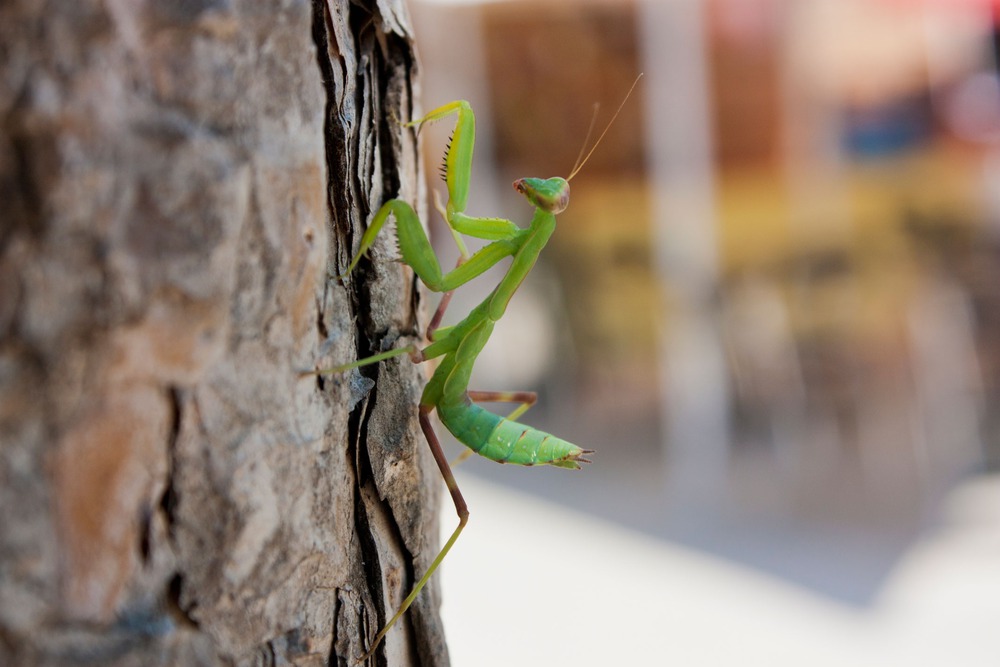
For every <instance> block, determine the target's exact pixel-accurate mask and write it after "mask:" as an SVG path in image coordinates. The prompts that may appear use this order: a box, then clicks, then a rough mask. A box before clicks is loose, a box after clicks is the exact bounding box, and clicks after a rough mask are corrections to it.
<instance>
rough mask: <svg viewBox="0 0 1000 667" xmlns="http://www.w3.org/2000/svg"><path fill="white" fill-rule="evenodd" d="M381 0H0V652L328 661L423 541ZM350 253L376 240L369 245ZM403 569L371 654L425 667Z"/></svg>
mask: <svg viewBox="0 0 1000 667" xmlns="http://www.w3.org/2000/svg"><path fill="white" fill-rule="evenodd" d="M408 26H409V18H408V16H407V15H406V12H405V9H404V8H403V7H402V5H401V2H400V1H399V0H380V1H378V2H370V3H349V2H348V1H347V0H329V1H323V0H316V1H315V2H312V3H309V2H302V1H299V2H285V3H277V2H274V3H262V2H258V1H254V0H229V1H227V2H218V1H209V0H205V1H203V2H169V3H164V2H153V1H152V0H147V1H146V2H120V1H118V0H113V1H109V2H98V1H97V0H81V1H79V2H74V3H51V4H48V3H37V2H29V1H27V0H20V1H17V0H14V1H12V2H7V3H4V4H3V5H2V6H0V44H3V52H4V57H3V59H0V68H2V74H3V76H2V77H0V128H2V129H0V204H2V205H0V526H2V528H0V664H3V665H15V666H19V665H39V664H42V665H102V666H103V665H269V664H297V665H298V664H301V665H348V664H352V663H353V660H354V659H355V657H356V656H358V655H360V654H361V653H362V652H363V650H364V648H365V646H366V642H367V638H368V637H370V636H372V635H373V634H374V633H375V632H376V631H377V630H378V628H379V626H380V625H381V623H382V622H383V621H384V619H385V618H386V617H387V615H388V614H390V613H391V612H392V611H393V610H394V609H395V607H396V606H397V605H398V604H399V601H400V600H401V599H402V597H403V595H404V594H405V593H406V592H407V590H408V589H409V586H410V585H411V584H412V582H413V581H414V574H415V573H416V572H420V571H423V569H424V568H426V566H427V565H428V563H429V560H430V558H431V557H432V556H433V554H434V552H435V548H434V546H435V545H436V544H437V522H436V511H437V495H438V494H437V489H438V486H439V482H438V478H437V476H436V475H435V473H434V470H433V464H432V463H431V462H430V461H429V455H428V453H427V452H426V448H425V447H424V446H423V443H422V442H421V441H420V440H419V436H418V435H417V434H418V432H419V429H418V428H417V419H416V412H415V410H414V409H413V406H414V404H415V402H416V399H417V396H418V395H419V391H420V386H421V378H420V376H419V373H418V370H417V369H416V368H414V367H413V366H412V365H407V364H392V363H389V364H385V365H383V366H382V367H379V368H372V369H369V370H368V371H366V374H367V375H368V377H362V376H361V375H360V374H355V375H354V376H353V377H349V378H339V377H333V378H331V377H327V378H323V379H320V380H317V379H315V378H312V377H308V376H302V375H301V374H300V372H299V371H300V370H302V369H309V368H313V367H315V366H316V365H317V364H318V363H323V361H324V359H326V360H331V359H335V360H336V361H337V362H338V363H342V362H343V361H344V360H347V359H350V358H352V357H353V356H354V355H357V354H369V353H371V352H372V351H376V350H381V349H385V348H386V347H388V346H391V345H393V344H394V343H395V341H396V340H397V339H398V338H400V337H405V336H411V335H413V333H414V332H415V331H416V330H417V305H416V304H417V302H418V299H417V296H416V292H415V287H414V282H413V280H412V276H411V275H410V273H409V270H408V269H406V267H403V266H401V265H399V264H397V263H391V262H383V261H378V262H375V263H368V264H366V265H364V266H363V267H362V269H361V271H360V272H357V273H356V274H355V275H354V276H353V277H352V279H351V282H350V283H349V284H347V285H342V284H340V283H339V282H337V281H336V280H334V279H332V278H331V276H333V275H336V274H337V273H338V272H339V271H338V269H342V267H343V266H346V260H347V258H348V257H349V255H350V252H351V249H352V245H353V244H354V242H355V240H356V239H357V238H359V237H360V234H361V232H362V230H363V227H364V224H365V221H366V220H367V217H368V215H369V213H370V211H371V210H372V209H373V207H376V206H378V205H380V204H381V203H382V202H383V201H384V200H385V199H387V198H389V197H393V196H400V197H403V198H405V199H407V200H409V201H413V202H415V203H417V204H418V205H422V204H423V199H424V196H423V192H422V190H421V188H420V186H419V183H420V180H419V179H418V173H417V171H416V170H417V160H416V144H415V139H414V137H413V136H412V133H409V132H404V131H403V130H402V129H401V128H399V127H398V126H396V125H395V124H392V123H390V122H389V121H388V120H387V119H388V117H389V110H390V109H391V110H392V113H394V114H395V115H396V116H397V117H408V116H410V115H412V112H413V105H414V103H413V99H414V97H415V92H414V84H413V78H414V76H415V69H416V65H415V63H414V60H413V51H412V44H411V39H410V33H409V27H408ZM380 253H382V251H381V249H376V253H375V255H376V258H377V259H385V258H386V256H385V254H384V253H383V254H381V255H380ZM436 609H437V590H436V588H435V589H432V590H429V593H428V595H426V596H424V597H423V598H422V599H421V601H420V603H419V604H418V605H414V607H413V610H412V611H411V612H410V614H409V615H408V616H409V617H408V622H406V623H403V624H401V625H400V631H399V632H394V633H393V635H390V638H389V640H388V641H387V642H386V644H385V652H384V653H383V654H379V655H380V656H384V657H385V659H386V660H387V661H388V663H389V664H392V665H409V664H414V665H415V664H421V665H439V664H447V660H448V659H447V650H446V648H445V646H444V642H443V639H442V634H441V626H440V620H439V618H438V616H437V611H436Z"/></svg>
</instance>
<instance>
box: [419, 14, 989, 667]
mask: <svg viewBox="0 0 1000 667" xmlns="http://www.w3.org/2000/svg"><path fill="white" fill-rule="evenodd" d="M410 9H411V11H412V14H413V19H414V25H415V30H416V37H417V44H418V50H419V55H420V57H421V64H422V71H421V80H422V91H421V92H422V99H423V104H424V109H425V111H426V110H429V109H431V108H433V107H435V106H438V105H439V104H442V103H444V102H447V101H450V100H453V99H459V98H463V99H467V100H469V101H470V102H471V103H472V105H473V108H474V109H475V112H476V118H477V121H478V137H477V143H476V153H475V164H474V171H473V177H472V182H473V196H472V199H471V202H470V205H469V207H468V212H469V213H470V214H472V215H488V216H494V215H499V216H504V217H509V218H511V219H513V220H515V221H516V222H518V223H519V224H522V225H526V224H527V222H528V221H529V220H530V213H531V209H530V208H529V207H528V205H527V204H526V203H525V202H524V201H523V199H521V198H520V197H519V195H517V193H515V192H514V191H513V190H512V189H511V187H510V183H511V181H512V180H513V179H514V178H516V177H520V176H542V177H548V176H554V175H561V176H566V175H567V174H568V172H569V171H570V169H571V167H572V165H573V163H574V160H575V158H576V156H577V154H578V153H579V151H580V148H581V146H582V145H583V142H584V139H585V137H586V135H587V129H588V126H589V124H590V121H591V117H592V114H593V109H594V104H595V103H598V104H599V105H600V108H599V111H598V116H597V121H596V124H597V129H598V130H600V129H601V128H603V126H604V125H605V124H606V123H607V121H608V120H609V119H610V118H611V115H612V114H613V112H614V110H615V108H616V107H617V106H618V104H619V103H620V102H621V100H622V99H623V97H624V96H625V94H626V92H627V91H628V89H629V87H630V86H631V85H632V83H633V81H634V80H635V78H636V76H637V75H638V74H639V73H640V72H642V73H643V78H642V79H641V80H640V81H639V83H638V85H637V86H636V88H635V92H634V93H633V94H632V97H631V98H630V99H629V100H628V102H627V103H626V104H625V106H624V108H623V109H622V111H621V114H620V116H619V117H618V119H617V120H616V121H615V123H614V125H613V126H612V128H611V129H610V131H609V132H608V134H607V137H606V138H605V140H604V143H603V144H602V145H601V146H600V147H599V148H598V149H597V151H596V152H595V153H594V155H593V157H592V158H591V160H590V161H589V162H588V164H587V165H586V167H585V168H584V169H583V171H582V172H581V173H580V174H579V175H578V176H577V177H576V178H575V179H574V180H573V183H572V199H571V202H570V206H569V208H568V209H567V211H566V212H565V213H563V214H562V215H561V216H560V217H559V226H558V228H557V230H556V233H555V235H554V236H553V239H552V241H551V242H550V245H549V247H548V248H546V251H545V253H544V254H543V256H542V258H541V260H540V262H539V264H538V266H537V267H536V269H535V271H534V273H533V274H532V275H531V277H530V278H529V280H528V281H527V282H526V283H525V284H524V286H523V287H522V289H521V291H520V292H519V293H518V295H517V296H516V297H515V299H514V301H513V303H512V304H511V308H510V310H509V311H508V314H507V316H506V318H505V319H504V320H503V321H502V322H501V323H500V325H498V327H497V329H496V333H495V335H494V339H493V341H491V343H490V346H489V347H488V348H487V352H486V353H485V354H484V356H483V358H482V360H481V363H480V365H479V368H478V369H477V374H476V376H475V380H474V385H475V386H474V388H479V389H518V390H523V389H530V390H535V391H537V392H538V393H539V397H540V398H539V402H538V404H537V406H536V407H534V408H532V409H531V410H530V411H529V412H528V413H527V414H526V415H525V417H524V418H523V421H525V422H526V423H529V424H531V425H534V426H537V427H539V428H542V429H543V430H546V431H550V432H553V433H556V434H558V435H559V436H560V437H563V438H565V439H568V440H571V441H573V442H576V443H577V444H579V445H581V446H584V447H588V448H593V449H596V450H597V454H596V455H595V456H594V464H593V465H591V466H589V467H588V469H587V470H586V471H584V472H581V473H576V474H573V473H567V472H565V471H559V470H545V469H534V470H524V469H516V468H511V467H504V466H497V465H495V464H492V463H490V462H488V461H484V460H470V461H469V462H468V463H466V464H464V465H463V466H462V467H461V469H460V471H459V475H460V481H461V483H462V485H463V488H465V489H466V490H467V491H466V495H467V496H470V498H469V500H470V507H471V510H472V524H471V525H470V529H469V530H468V531H467V536H466V537H463V539H462V541H460V543H459V545H458V546H456V548H455V551H454V552H453V555H452V556H450V557H449V560H448V561H447V562H446V563H445V569H446V574H445V576H446V583H445V586H446V588H445V598H446V609H445V611H446V622H447V623H448V624H449V629H450V642H451V644H452V646H453V652H454V659H455V662H456V664H458V665H465V664H529V665H530V664H609V661H610V664H625V663H627V662H632V663H634V664H686V665H687V664H796V665H801V664H873V665H875V664H878V665H887V664H888V665H893V664H906V665H913V664H956V665H965V664H968V665H979V664H982V665H996V664H1000V483H998V477H997V472H998V466H1000V405H998V399H1000V79H998V55H1000V6H998V3H995V2H991V1H988V0H938V1H934V0H925V1H917V0H913V1H906V0H798V1H797V0H659V1H656V0H648V1H645V2H642V1H638V0H621V1H615V0H561V1H560V0H530V1H529V0H509V1H504V2H487V3H453V2H432V1H430V0H413V2H412V3H411V6H410ZM450 130H451V126H450V124H449V123H438V124H435V125H433V126H429V127H426V128H425V129H424V130H423V132H422V137H423V140H424V149H425V154H426V155H427V156H428V160H429V164H428V165H427V172H428V173H429V174H436V173H437V171H438V162H439V160H440V156H441V154H442V152H443V150H444V143H445V141H446V140H447V138H448V134H449V133H450ZM592 139H593V138H592ZM592 139H591V140H592ZM429 185H430V187H431V188H435V189H438V190H443V185H442V184H441V182H440V181H438V180H435V181H433V182H431V183H429ZM430 226H431V228H432V234H433V236H434V238H435V243H436V244H437V245H438V246H439V248H440V254H441V255H442V256H443V257H444V258H445V259H444V262H445V263H450V262H452V261H453V258H454V257H455V256H456V251H455V249H454V244H453V243H452V241H451V239H450V236H449V235H448V234H447V232H446V230H445V228H444V226H443V223H441V221H440V220H439V219H435V220H433V221H432V222H431V225H430ZM500 270H501V271H502V269H500ZM496 279H497V278H496V274H493V275H492V276H491V275H489V274H488V275H487V276H485V277H484V278H482V279H480V280H478V281H477V282H476V283H474V284H473V285H470V286H469V287H468V288H467V289H463V290H462V291H460V292H459V293H458V294H456V297H455V300H454V301H453V305H452V310H451V311H450V313H451V316H452V318H453V319H454V318H455V317H457V316H459V315H460V314H462V313H464V312H466V311H467V309H468V308H469V307H471V305H472V304H475V303H477V302H478V301H479V300H480V299H482V298H483V296H484V295H485V293H486V292H488V291H489V290H490V288H491V287H492V286H493V285H495V283H496ZM446 323H447V319H446ZM498 409H503V407H502V406H501V407H499V408H498ZM455 447H456V449H455V451H456V453H457V451H458V449H457V447H458V446H457V445H456V446H455ZM479 495H481V497H482V500H481V501H478V504H477V499H476V496H479ZM445 517H446V518H445V520H444V527H445V529H447V530H448V531H450V529H451V528H450V527H451V526H452V524H453V522H454V519H453V518H452V514H451V513H450V509H449V510H448V511H447V512H446V514H445ZM480 517H484V518H480ZM485 517H489V518H485ZM568 526H573V529H572V530H567V527H568ZM463 542H466V544H463ZM463 550H464V551H463ZM463 554H464V555H463ZM522 559H523V560H522ZM542 574H544V576H540V575H542ZM526 582H530V585H525V584H526ZM570 582H572V586H573V588H565V587H562V586H564V585H565V584H567V583H570ZM550 584H552V585H555V587H554V588H546V586H548V585H550ZM518 586H521V588H518ZM627 592H628V594H626V593H627ZM505 596H506V598H505ZM508 598H509V605H508V606H505V605H504V602H503V600H504V599H508ZM449 605H450V606H449ZM533 612H538V613H540V614H541V616H539V617H538V620H535V621H533V620H532V618H533V617H532V616H531V614H532V613H533ZM539 624H540V625H541V627H540V628H539ZM512 627H514V628H519V631H517V632H514V634H513V636H512V635H511V634H510V633H511V629H512ZM533 628H534V629H535V630H537V632H536V631H535V630H533ZM581 628H590V629H589V630H585V631H581ZM533 633H534V634H533ZM535 635H537V637H536V636H535ZM532 637H534V639H532ZM532 642H535V643H532ZM504 650H507V651H509V653H504ZM487 656H494V657H496V656H500V657H496V662H492V663H491V662H489V659H487ZM490 659H492V658H490ZM823 660H827V661H828V662H823ZM941 660H946V661H947V662H941ZM511 661H516V662H511Z"/></svg>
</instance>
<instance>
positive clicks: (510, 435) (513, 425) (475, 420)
mask: <svg viewBox="0 0 1000 667" xmlns="http://www.w3.org/2000/svg"><path fill="white" fill-rule="evenodd" d="M437 411H438V415H439V416H440V417H441V423H443V424H444V425H445V427H446V428H447V429H448V430H449V431H451V432H452V434H453V435H454V436H455V437H456V438H458V439H459V441H461V442H462V443H463V444H464V445H465V446H466V447H469V448H470V449H472V450H474V451H475V452H476V453H477V454H479V455H480V456H485V457H486V458H488V459H492V460H494V461H497V462H499V463H514V464H517V465H522V466H532V465H554V466H559V467H560V468H579V467H580V464H579V463H578V460H579V461H580V462H583V463H588V461H586V460H585V459H581V458H580V457H581V456H583V454H585V453H586V451H585V450H583V449H581V448H580V447H577V446H576V445H574V444H573V443H571V442H567V441H565V440H562V439H560V438H557V437H556V436H554V435H550V434H548V433H545V432H544V431H539V430H537V429H534V428H531V427H530V426H525V425H524V424H519V423H517V422H515V421H511V420H509V419H504V418H503V417H500V416H498V415H495V414H493V413H492V412H490V411H488V410H486V409H484V408H482V407H480V406H478V405H475V404H473V403H471V402H469V403H464V404H458V405H453V406H438V410H437Z"/></svg>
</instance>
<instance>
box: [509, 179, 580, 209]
mask: <svg viewBox="0 0 1000 667" xmlns="http://www.w3.org/2000/svg"><path fill="white" fill-rule="evenodd" d="M514 189H515V190H517V191H518V192H520V193H521V194H522V195H524V196H525V197H526V198H527V199H528V201H529V202H531V205H532V206H537V207H538V208H540V209H542V210H543V211H548V212H549V213H562V212H563V211H565V210H566V207H567V206H569V183H568V182H567V181H566V179H565V178H560V177H558V176H554V177H552V178H519V179H517V180H516V181H514Z"/></svg>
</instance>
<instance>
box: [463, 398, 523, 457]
mask: <svg viewBox="0 0 1000 667" xmlns="http://www.w3.org/2000/svg"><path fill="white" fill-rule="evenodd" d="M468 394H469V398H471V399H472V400H473V402H475V403H520V405H519V406H517V407H516V408H514V410H513V411H511V413H510V414H509V415H507V419H511V420H514V419H517V418H518V417H520V416H521V415H523V414H524V413H525V412H527V411H528V409H529V408H530V407H531V406H533V405H534V404H535V403H536V402H537V401H538V394H536V393H535V392H533V391H469V392H468ZM473 454H475V452H474V451H472V450H471V449H466V450H465V451H464V452H462V453H461V454H459V455H458V456H456V457H455V458H454V460H453V461H452V462H451V465H452V467H454V466H457V465H459V464H460V463H462V462H463V461H465V460H466V459H468V458H469V457H470V456H472V455H473Z"/></svg>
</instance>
